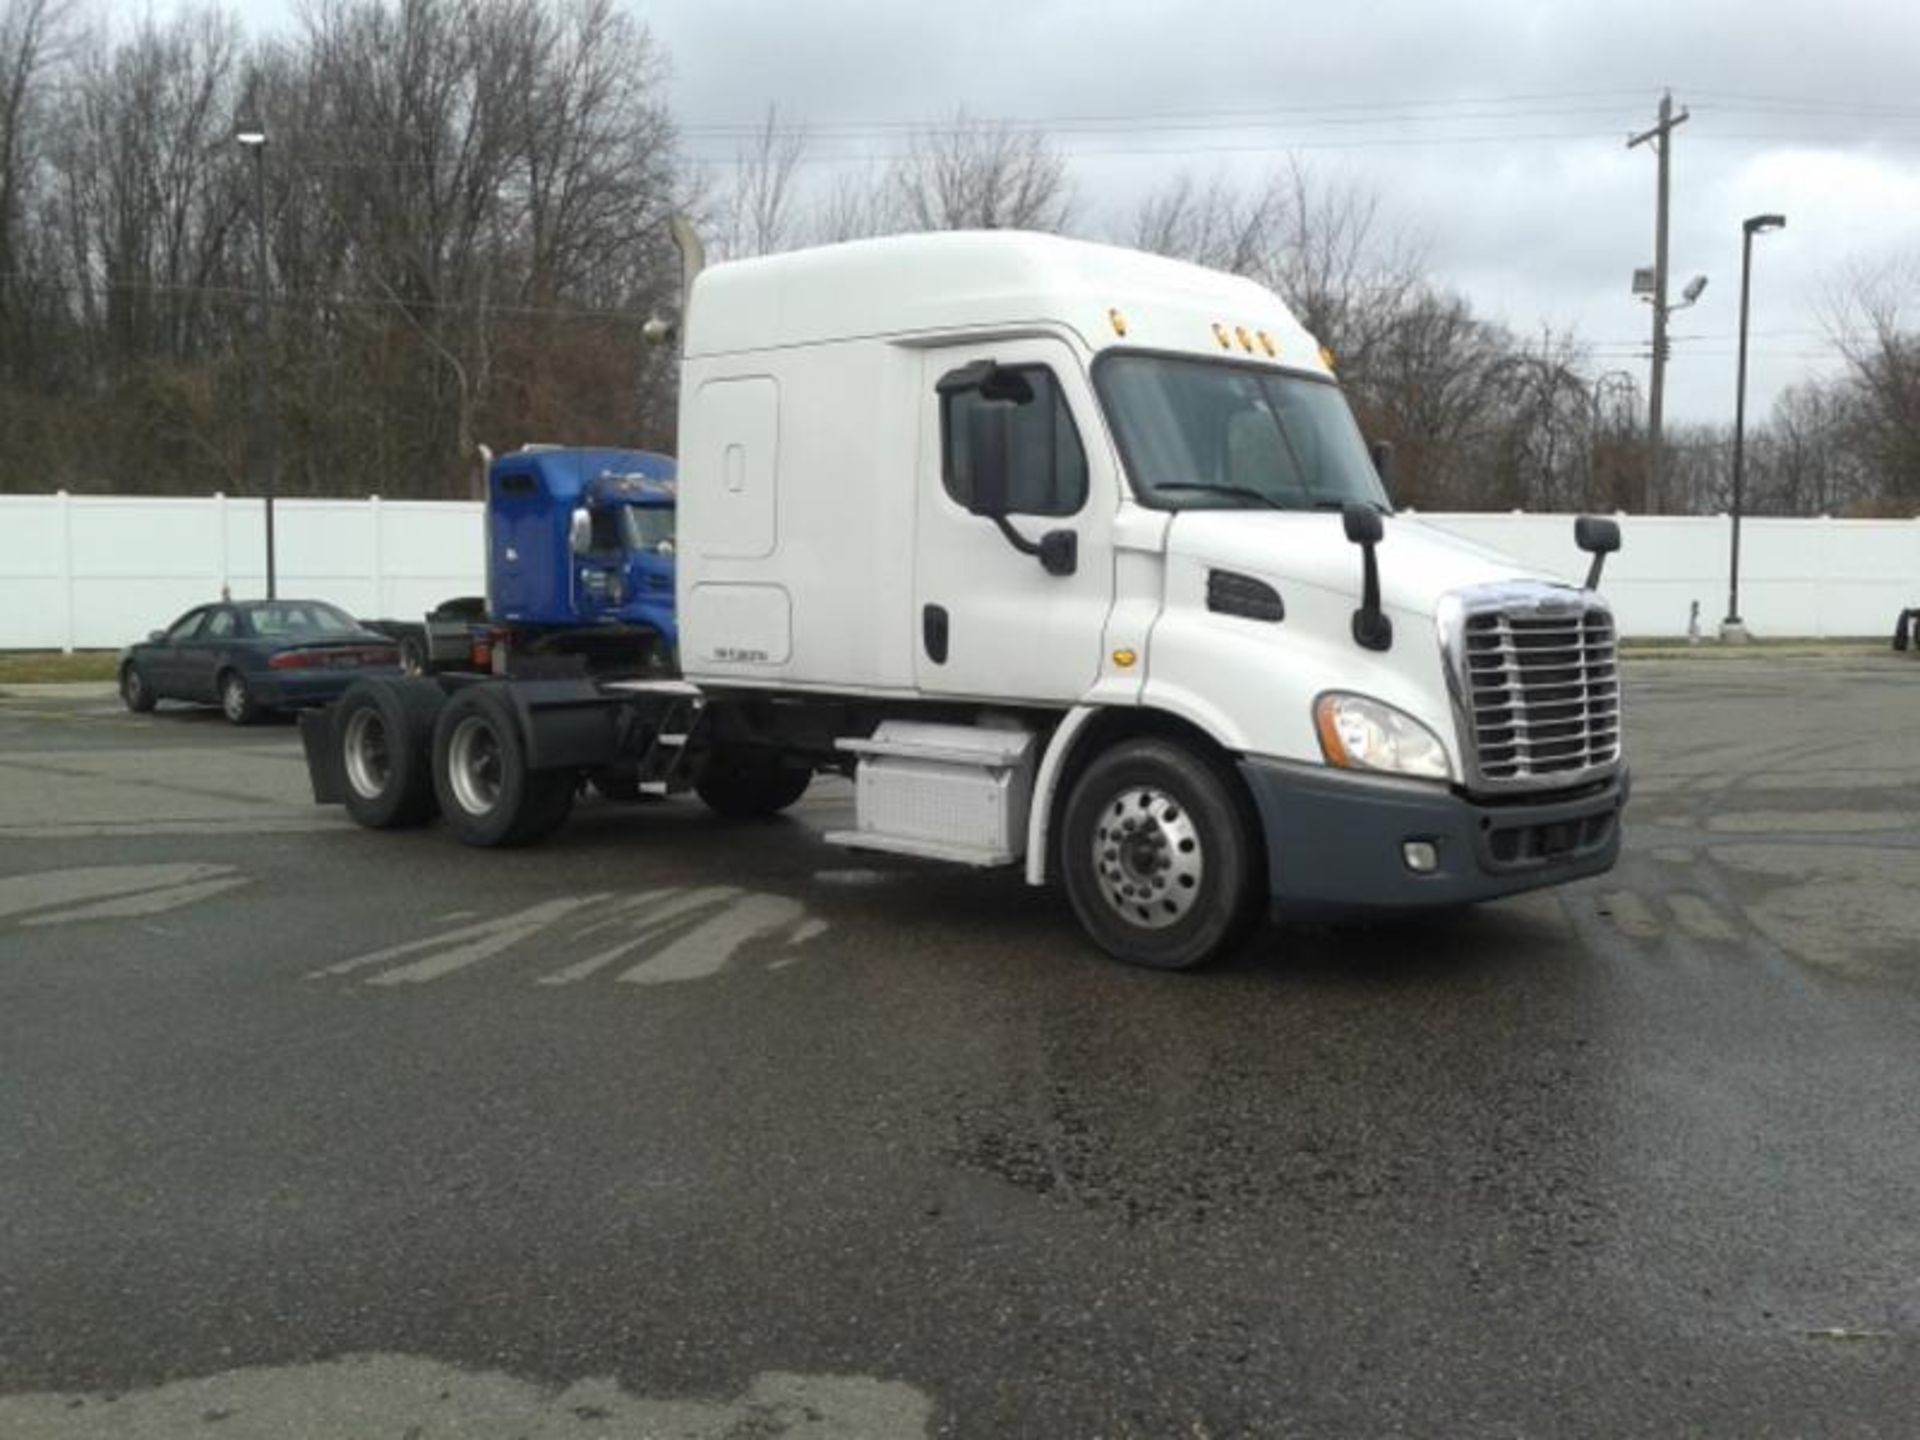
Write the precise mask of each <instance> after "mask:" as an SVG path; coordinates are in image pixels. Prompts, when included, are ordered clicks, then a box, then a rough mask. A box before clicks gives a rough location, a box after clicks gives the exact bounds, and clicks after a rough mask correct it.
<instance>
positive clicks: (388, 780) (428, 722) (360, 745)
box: [333, 680, 446, 830]
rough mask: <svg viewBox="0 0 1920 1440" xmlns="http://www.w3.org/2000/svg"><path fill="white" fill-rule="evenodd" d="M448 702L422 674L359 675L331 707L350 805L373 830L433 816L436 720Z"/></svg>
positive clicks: (345, 795)
mask: <svg viewBox="0 0 1920 1440" xmlns="http://www.w3.org/2000/svg"><path fill="white" fill-rule="evenodd" d="M445 704H446V696H445V695H444V694H442V693H441V691H440V687H439V686H437V685H434V684H433V683H432V682H430V681H423V680H356V681H355V682H354V683H353V684H352V685H350V686H349V687H348V688H347V692H346V694H344V695H342V696H341V697H340V703H339V704H338V705H336V706H335V707H334V711H333V733H334V736H335V738H336V743H337V744H338V746H339V754H340V777H341V779H342V780H344V781H345V782H346V783H345V784H344V785H343V786H342V787H341V789H342V799H343V800H344V802H345V804H346V807H347V813H348V814H350V815H352V816H353V818H354V819H355V820H356V821H357V822H359V823H360V824H362V825H364V826H366V827H367V828H368V829H370V830H397V829H401V828H403V827H405V826H409V825H423V824H425V823H426V822H427V821H428V820H430V819H432V818H433V810H434V796H433V770H432V756H433V722H434V719H435V717H437V716H438V715H439V713H440V710H441V707H443V706H444V705H445Z"/></svg>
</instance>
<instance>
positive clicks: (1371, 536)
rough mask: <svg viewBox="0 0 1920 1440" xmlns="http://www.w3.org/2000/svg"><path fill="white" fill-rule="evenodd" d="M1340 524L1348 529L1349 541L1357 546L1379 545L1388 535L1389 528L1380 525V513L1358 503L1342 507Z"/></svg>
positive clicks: (1350, 502) (1349, 503) (1352, 502)
mask: <svg viewBox="0 0 1920 1440" xmlns="http://www.w3.org/2000/svg"><path fill="white" fill-rule="evenodd" d="M1340 523H1341V524H1342V525H1344V526H1345V527H1346V531H1347V539H1348V540H1349V541H1351V542H1352V543H1353V544H1355V545H1378V544H1379V543H1380V541H1381V539H1382V538H1383V537H1384V536H1385V535H1386V533H1387V527H1386V526H1385V525H1383V524H1381V523H1380V512H1379V511H1378V510H1376V509H1374V508H1373V506H1371V505H1362V504H1360V503H1359V502H1357V501H1349V502H1348V503H1347V504H1345V505H1342V506H1341V507H1340Z"/></svg>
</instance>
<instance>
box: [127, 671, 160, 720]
mask: <svg viewBox="0 0 1920 1440" xmlns="http://www.w3.org/2000/svg"><path fill="white" fill-rule="evenodd" d="M158 698H159V697H157V696H156V695H155V694H154V693H153V688H152V687H151V686H150V685H148V684H147V677H146V676H145V675H142V674H141V673H140V667H139V666H138V665H136V664H134V663H133V661H131V660H129V661H128V662H127V663H126V664H124V665H122V666H121V667H120V703H121V704H122V705H125V706H126V707H127V709H129V710H131V711H132V712H133V713H134V714H135V715H145V714H148V713H149V712H151V711H152V709H153V706H154V701H155V700H156V699H158Z"/></svg>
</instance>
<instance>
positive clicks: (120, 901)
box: [0, 862, 246, 925]
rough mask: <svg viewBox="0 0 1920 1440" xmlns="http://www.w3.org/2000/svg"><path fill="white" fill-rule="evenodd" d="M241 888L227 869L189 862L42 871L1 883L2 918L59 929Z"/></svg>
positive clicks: (236, 876)
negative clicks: (69, 924)
mask: <svg viewBox="0 0 1920 1440" xmlns="http://www.w3.org/2000/svg"><path fill="white" fill-rule="evenodd" d="M245 883H246V877H245V876H243V875H239V874H237V873H236V872H235V870H234V868H233V866H231V865H208V864H199V863H193V862H178V863H174V864H162V865H88V866H81V867H79V868H76V869H70V870H40V871H36V872H34V873H32V874H29V875H12V876H9V877H7V878H6V879H4V880H0V916H6V915H24V916H26V918H25V919H23V920H21V921H20V922H19V923H20V924H21V925H63V924H66V923H68V922H69V921H77V920H106V919H113V918H117V917H124V916H129V915H155V914H158V913H159V912H161V911H163V910H173V909H177V908H178V907H179V906H182V905H188V904H191V903H192V902H193V901H195V900H201V899H205V898H206V897H207V896H209V895H217V894H219V893H220V892H221V891H223V890H231V889H232V888H233V887H235V886H236V885H244V884H245ZM67 907H72V908H67ZM34 911H39V912H41V913H39V914H33V913H30V912H34Z"/></svg>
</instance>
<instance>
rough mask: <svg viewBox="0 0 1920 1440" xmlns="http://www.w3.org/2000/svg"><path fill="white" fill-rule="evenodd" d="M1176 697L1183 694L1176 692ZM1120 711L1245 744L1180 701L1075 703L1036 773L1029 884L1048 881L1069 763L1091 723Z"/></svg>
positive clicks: (1030, 811)
mask: <svg viewBox="0 0 1920 1440" xmlns="http://www.w3.org/2000/svg"><path fill="white" fill-rule="evenodd" d="M1175 698H1180V696H1178V695H1176V697H1175ZM1117 713H1126V714H1130V715H1133V716H1136V717H1141V718H1148V717H1152V716H1155V715H1162V716H1166V717H1169V718H1170V719H1174V720H1180V721H1184V722H1185V723H1186V724H1188V725H1190V726H1192V727H1193V728H1194V729H1195V730H1198V731H1199V732H1200V733H1201V734H1202V735H1205V736H1206V737H1207V738H1208V739H1210V740H1212V741H1213V743H1214V744H1216V745H1218V746H1220V748H1221V749H1223V750H1225V751H1227V752H1228V753H1229V754H1238V753H1240V752H1241V750H1242V749H1244V747H1237V746H1233V745H1229V744H1228V743H1227V742H1226V741H1225V740H1224V739H1223V738H1222V736H1221V727H1219V726H1218V725H1215V724H1211V723H1209V721H1210V720H1211V719H1212V718H1213V717H1212V716H1211V715H1209V714H1206V713H1204V712H1201V711H1199V709H1198V707H1183V706H1181V705H1178V704H1174V705H1089V704H1081V705H1076V706H1074V707H1073V708H1072V709H1071V710H1069V711H1067V713H1066V715H1065V717H1064V718H1063V719H1062V720H1061V721H1060V723H1059V724H1058V725H1056V726H1055V727H1054V729H1053V734H1052V736H1051V737H1050V738H1049V739H1048V741H1047V749H1046V753H1045V754H1043V755H1042V756H1041V757H1040V765H1039V768H1038V769H1037V770H1035V772H1034V776H1033V797H1032V800H1031V803H1030V808H1029V809H1028V811H1027V856H1026V881H1027V884H1029V885H1044V884H1046V883H1047V845H1048V841H1049V839H1050V837H1051V834H1052V829H1053V801H1054V795H1055V793H1056V792H1057V791H1058V790H1059V788H1060V777H1061V775H1062V774H1064V773H1065V771H1066V768H1067V762H1068V761H1069V760H1071V759H1072V758H1073V755H1074V752H1075V750H1077V749H1078V748H1079V745H1080V741H1081V739H1082V738H1083V736H1084V735H1085V732H1086V729H1087V726H1088V725H1089V724H1091V723H1092V722H1093V720H1094V718H1095V717H1096V716H1099V715H1105V714H1117Z"/></svg>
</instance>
